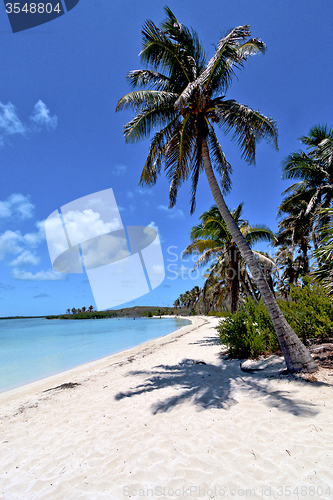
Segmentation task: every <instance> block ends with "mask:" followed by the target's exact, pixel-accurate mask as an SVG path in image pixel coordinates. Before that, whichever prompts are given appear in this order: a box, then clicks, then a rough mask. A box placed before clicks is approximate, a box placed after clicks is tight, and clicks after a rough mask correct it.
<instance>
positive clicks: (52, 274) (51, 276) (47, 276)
mask: <svg viewBox="0 0 333 500" xmlns="http://www.w3.org/2000/svg"><path fill="white" fill-rule="evenodd" d="M12 276H13V278H14V279H16V280H23V281H63V280H66V279H67V278H68V275H67V274H64V273H58V272H57V271H54V269H49V270H48V271H38V272H37V273H35V274H33V273H31V272H28V271H23V270H22V271H21V270H19V269H13V271H12Z"/></svg>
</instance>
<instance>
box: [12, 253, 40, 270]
mask: <svg viewBox="0 0 333 500" xmlns="http://www.w3.org/2000/svg"><path fill="white" fill-rule="evenodd" d="M39 262H40V257H38V255H36V254H35V253H32V252H30V250H25V251H24V252H22V253H21V254H20V255H19V256H18V257H17V258H16V259H15V260H12V262H11V263H10V266H12V267H22V266H27V265H28V266H36V265H37V264H39Z"/></svg>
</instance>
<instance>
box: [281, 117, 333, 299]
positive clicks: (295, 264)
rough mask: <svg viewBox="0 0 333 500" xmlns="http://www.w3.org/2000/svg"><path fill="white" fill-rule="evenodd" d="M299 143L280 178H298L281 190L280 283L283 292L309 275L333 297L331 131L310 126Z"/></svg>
mask: <svg viewBox="0 0 333 500" xmlns="http://www.w3.org/2000/svg"><path fill="white" fill-rule="evenodd" d="M300 141H301V142H302V144H303V145H304V146H305V147H306V151H302V150H301V151H296V152H294V153H292V154H290V155H289V156H288V157H287V158H286V159H285V160H284V162H283V178H284V179H293V180H297V182H295V183H294V184H292V185H291V186H290V187H289V188H288V189H286V190H285V191H284V193H283V194H284V195H286V197H285V198H284V199H283V201H282V203H281V205H280V206H279V211H278V216H279V217H280V218H281V220H280V222H279V232H278V234H277V238H278V244H279V246H280V250H279V253H278V255H277V263H278V264H279V265H280V266H281V267H282V269H283V274H282V279H281V280H280V284H279V287H280V289H281V291H284V292H285V293H287V292H288V291H289V288H290V285H291V284H298V283H299V280H300V279H301V278H302V276H304V275H306V274H309V273H310V274H311V275H312V276H313V277H314V278H315V279H316V280H317V281H318V282H320V283H321V284H322V285H323V286H324V287H325V289H326V291H327V292H328V293H329V294H330V295H333V286H332V278H333V258H332V255H333V254H332V229H333V210H332V200H333V129H331V128H329V127H328V126H327V125H317V126H314V127H312V128H311V129H310V131H309V135H308V136H304V137H301V138H300Z"/></svg>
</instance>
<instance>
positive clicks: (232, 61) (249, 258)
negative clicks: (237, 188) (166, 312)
mask: <svg viewBox="0 0 333 500" xmlns="http://www.w3.org/2000/svg"><path fill="white" fill-rule="evenodd" d="M165 11H166V20H165V22H164V23H162V25H161V28H158V27H157V26H156V25H155V24H154V23H153V22H152V21H150V20H148V21H146V23H145V24H144V27H143V30H142V35H143V48H142V51H141V53H140V56H141V61H142V62H143V63H144V64H146V65H148V66H149V65H151V67H152V69H140V70H134V71H131V72H130V73H129V74H128V77H127V78H128V81H129V83H130V84H131V85H132V86H133V87H148V88H146V89H139V90H134V91H133V92H130V93H129V94H127V95H125V96H124V97H122V98H121V99H120V101H119V102H118V105H117V110H121V109H123V108H133V109H134V111H135V115H134V117H133V119H132V120H130V121H129V122H128V123H127V124H126V125H125V127H124V135H125V140H126V141H127V142H131V141H136V140H140V139H143V138H145V137H147V136H149V135H150V132H151V131H152V130H153V129H154V128H155V127H157V126H160V127H161V128H160V130H159V131H158V132H156V133H155V135H154V136H153V138H152V140H151V143H150V150H149V153H148V157H147V160H146V163H145V165H144V168H143V171H142V174H141V179H140V182H141V183H142V184H146V185H153V184H155V183H156V181H157V176H158V175H159V174H160V172H161V168H162V163H164V165H165V171H166V175H167V178H168V179H169V180H170V192H169V199H170V203H169V206H170V207H173V206H174V205H175V203H176V198H177V192H178V189H179V187H180V185H181V184H182V182H183V181H185V180H186V179H188V178H189V177H191V180H192V197H191V213H193V211H194V208H195V196H196V191H197V185H198V180H199V176H200V173H201V172H202V171H205V174H206V176H207V179H208V182H209V186H210V189H211V192H212V194H213V198H214V201H215V203H216V205H217V206H218V209H219V211H220V213H221V215H222V217H223V219H224V220H225V222H226V224H227V227H228V230H229V231H230V234H231V235H232V238H233V240H234V241H235V243H236V245H237V247H238V248H239V250H240V252H241V254H242V257H243V258H244V260H245V262H246V264H247V266H248V268H249V270H250V272H251V274H252V276H253V277H254V279H255V280H256V283H257V286H258V288H259V290H260V293H261V295H262V297H263V299H264V301H265V303H266V305H267V308H268V311H269V314H270V317H271V319H272V321H273V324H274V327H275V330H276V332H277V335H278V338H279V341H280V345H281V348H282V351H283V354H284V357H285V360H286V364H287V368H288V369H289V370H290V371H291V372H296V371H299V370H302V369H303V370H306V371H315V370H316V369H317V366H316V364H315V362H314V361H313V359H312V357H311V355H310V353H309V352H308V350H307V349H306V348H305V346H304V345H303V344H302V342H301V341H300V339H298V337H297V336H296V334H295V333H294V331H293V330H292V329H291V327H290V326H289V325H288V323H287V322H286V320H285V318H284V316H283V315H282V313H281V311H280V309H279V307H278V304H277V302H276V300H275V297H274V295H273V293H272V291H271V290H270V288H269V286H268V284H267V282H266V280H265V277H264V275H263V273H262V271H261V269H260V266H259V264H258V262H257V260H256V258H255V256H254V255H253V253H252V251H251V249H250V247H249V246H248V244H247V243H246V241H245V238H244V237H243V235H242V233H241V232H240V230H239V228H238V226H237V224H236V222H235V221H234V219H233V218H232V216H231V215H230V213H229V210H228V208H227V206H226V203H225V201H224V198H223V195H222V192H221V190H220V185H219V183H218V181H217V179H216V177H215V175H214V171H213V168H215V170H216V172H217V174H218V175H219V177H220V178H221V186H222V191H223V192H224V193H227V192H228V191H229V190H230V187H231V181H230V173H231V166H230V164H229V163H228V161H227V160H226V158H225V155H224V153H223V151H222V148H221V146H220V144H219V142H218V139H217V136H216V134H215V128H214V126H215V124H218V125H219V127H220V128H222V129H223V130H224V131H225V132H226V133H228V134H230V135H231V137H232V139H234V140H235V141H236V143H237V145H238V146H239V148H240V150H241V154H242V157H243V158H244V159H245V160H246V161H248V162H249V163H253V162H254V161H255V146H256V142H257V141H258V140H260V139H267V140H268V141H270V142H272V143H273V144H274V145H275V146H276V145H277V131H276V126H275V123H274V122H273V121H272V120H271V119H269V118H267V117H265V116H263V115H262V114H260V113H259V111H255V110H253V109H251V108H249V107H248V106H245V105H242V104H239V103H238V102H236V101H235V100H233V99H226V97H225V93H226V91H227V90H228V87H229V85H230V83H231V80H232V77H233V75H234V69H235V68H241V67H242V66H243V64H244V62H246V61H247V60H248V58H249V56H250V55H252V54H256V53H258V52H264V50H265V45H264V43H263V42H262V41H260V40H258V39H257V38H252V39H249V36H250V29H249V26H239V27H237V28H234V29H233V30H231V31H230V32H229V33H227V34H226V36H224V37H223V38H222V39H221V40H220V41H219V43H218V46H217V49H216V51H215V54H214V55H213V57H212V58H211V59H210V60H209V61H208V62H207V60H206V57H205V55H204V52H203V50H202V47H201V45H200V42H199V39H198V35H197V33H196V32H195V31H193V30H190V29H188V28H187V27H186V26H184V25H182V24H180V23H179V21H178V20H177V19H176V17H175V16H174V14H173V13H172V11H171V10H170V9H169V8H168V7H165Z"/></svg>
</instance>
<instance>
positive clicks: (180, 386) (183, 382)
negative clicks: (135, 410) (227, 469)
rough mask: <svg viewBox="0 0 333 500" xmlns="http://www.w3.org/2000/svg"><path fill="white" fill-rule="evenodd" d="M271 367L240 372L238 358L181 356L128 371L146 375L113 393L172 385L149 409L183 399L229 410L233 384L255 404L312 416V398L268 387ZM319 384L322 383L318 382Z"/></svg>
mask: <svg viewBox="0 0 333 500" xmlns="http://www.w3.org/2000/svg"><path fill="white" fill-rule="evenodd" d="M272 373H274V372H272V371H270V370H268V372H267V373H265V371H264V370H263V371H261V372H258V373H257V372H255V373H246V374H245V373H243V372H242V371H241V370H240V367H239V360H228V361H223V362H222V363H220V364H218V365H215V364H209V363H202V362H198V361H195V360H193V359H184V360H183V361H181V362H180V363H178V364H176V365H166V364H163V365H158V366H155V367H154V368H153V369H152V370H151V371H131V372H129V373H128V375H130V376H142V375H144V376H146V380H145V381H144V382H142V383H140V384H139V385H137V386H136V387H135V388H133V389H131V390H129V391H127V392H120V393H118V394H116V395H115V399H116V400H118V401H119V400H121V399H123V398H129V397H133V396H139V395H141V394H145V393H147V392H152V391H158V390H161V389H168V388H172V387H173V388H174V391H173V392H174V393H173V394H172V395H171V396H169V397H166V398H164V400H162V401H161V400H158V401H156V403H154V404H153V405H152V413H153V414H157V413H163V412H168V411H171V410H172V409H173V408H175V407H176V406H177V405H179V404H182V403H184V402H186V401H191V403H192V404H193V405H194V406H196V407H197V409H199V410H207V409H211V408H215V409H223V410H228V409H229V408H230V407H231V406H233V405H235V404H237V403H238V401H237V400H236V399H235V398H234V397H233V392H234V384H233V382H236V384H237V386H240V385H241V386H242V387H243V388H245V389H246V391H247V392H248V394H249V397H250V398H251V399H252V400H253V404H256V399H258V398H259V399H260V400H261V401H264V403H265V404H267V405H268V406H269V407H272V408H277V409H278V410H280V411H283V412H287V413H291V414H293V415H296V416H303V417H313V416H315V415H316V414H317V413H318V412H319V409H318V408H316V406H315V405H314V404H313V403H311V401H306V400H302V399H300V398H299V396H296V395H295V394H293V392H294V388H293V387H292V385H291V387H290V391H289V390H285V389H282V390H277V389H276V386H275V387H274V388H272V387H270V383H269V381H270V379H271V378H277V377H276V372H275V375H272ZM318 384H319V385H321V383H318Z"/></svg>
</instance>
